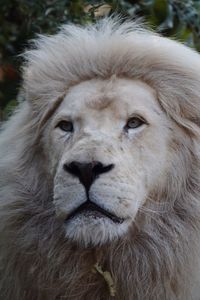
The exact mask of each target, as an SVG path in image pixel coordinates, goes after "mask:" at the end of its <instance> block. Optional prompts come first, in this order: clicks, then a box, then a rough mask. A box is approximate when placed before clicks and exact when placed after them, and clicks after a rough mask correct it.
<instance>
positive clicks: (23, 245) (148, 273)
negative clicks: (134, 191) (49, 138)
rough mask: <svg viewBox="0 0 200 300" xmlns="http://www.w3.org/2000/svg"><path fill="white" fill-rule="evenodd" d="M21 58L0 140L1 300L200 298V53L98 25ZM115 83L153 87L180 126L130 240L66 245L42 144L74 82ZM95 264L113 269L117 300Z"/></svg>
mask: <svg viewBox="0 0 200 300" xmlns="http://www.w3.org/2000/svg"><path fill="white" fill-rule="evenodd" d="M25 58H26V63H25V65H24V69H23V74H24V82H23V91H24V95H25V98H26V101H25V102H24V103H21V105H20V106H19V108H18V109H17V111H16V112H15V114H14V115H13V116H12V118H11V119H10V120H9V121H8V122H7V123H5V124H4V125H3V128H2V132H1V135H0V239H1V242H0V299H1V300H11V299H12V300H45V299H48V300H57V299H68V300H83V299H93V300H103V299H116V300H132V299H134V300H158V299H165V300H175V299H181V300H190V299H191V300H198V299H199V293H200V288H198V286H199V282H200V280H199V278H200V277H199V276H200V275H199V274H200V266H199V265H200V264H199V261H200V259H199V241H200V191H199V189H200V174H199V142H200V141H199V124H200V71H199V70H200V57H199V55H198V54H197V53H196V52H195V51H193V50H191V49H188V48H187V47H185V46H183V45H181V44H179V43H177V42H175V41H171V40H169V39H165V38H163V37H160V36H158V35H156V34H154V33H151V32H149V31H146V30H144V29H141V28H140V27H139V26H138V25H137V24H135V23H132V22H126V23H123V24H120V22H119V21H116V20H111V19H105V20H103V21H101V22H99V23H98V24H97V25H96V26H88V27H85V28H82V27H78V26H74V25H67V26H64V27H63V28H62V30H61V31H60V32H59V33H58V34H57V35H54V36H50V37H44V36H41V37H40V38H39V39H38V40H37V41H36V42H35V44H34V47H33V49H32V50H28V51H27V52H26V54H25ZM112 75H115V76H117V77H125V78H131V79H139V80H142V81H143V82H145V83H147V84H148V85H150V86H151V87H152V88H153V89H154V90H155V91H156V93H157V97H158V100H159V103H160V105H161V107H162V109H163V111H164V112H165V114H166V116H167V117H168V118H170V119H171V120H172V121H173V122H174V124H175V125H176V126H177V127H178V128H179V129H180V130H177V132H176V131H174V130H173V131H172V132H171V141H173V142H171V145H170V151H171V152H173V159H174V161H173V163H172V165H171V167H170V170H169V172H168V173H167V176H166V178H167V179H166V181H165V187H164V188H162V190H161V189H159V187H158V186H157V187H156V188H155V189H154V191H153V192H152V194H151V195H148V197H147V199H146V204H145V205H144V206H143V207H141V208H140V210H139V211H138V214H137V216H136V219H135V222H134V223H133V225H132V227H131V228H130V230H129V231H128V232H127V234H125V235H123V236H122V237H121V238H119V239H117V240H113V241H111V242H109V243H107V244H105V245H100V246H95V247H87V248H85V247H83V246H80V245H78V244H76V243H75V242H71V241H70V240H68V239H66V238H65V232H64V228H63V224H62V222H61V221H60V220H59V219H57V218H56V216H55V208H54V205H53V178H52V175H51V173H50V172H48V164H46V156H45V151H44V147H43V142H42V141H43V138H44V132H45V130H44V129H45V125H46V122H47V121H48V119H49V118H51V116H52V115H53V114H54V112H55V110H56V109H57V107H59V105H60V103H61V102H62V98H63V96H64V95H65V94H66V93H67V91H68V89H69V88H70V87H71V86H74V85H76V84H78V83H80V82H82V81H85V80H88V79H92V78H101V79H107V78H110V77H111V76H112ZM180 132H181V134H180ZM133 176H134V174H133ZM151 199H153V200H154V201H151ZM96 262H98V263H99V265H100V266H102V269H103V270H104V271H109V272H110V274H111V276H112V278H113V280H114V285H115V287H116V294H115V296H114V297H112V296H111V295H110V292H109V288H108V285H107V283H106V281H105V279H104V278H103V276H101V275H100V274H99V273H98V272H94V270H93V267H94V265H95V263H96Z"/></svg>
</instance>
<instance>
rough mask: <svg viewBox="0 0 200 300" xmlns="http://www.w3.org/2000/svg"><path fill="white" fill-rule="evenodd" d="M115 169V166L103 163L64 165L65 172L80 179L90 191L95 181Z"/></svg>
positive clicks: (76, 162)
mask: <svg viewBox="0 0 200 300" xmlns="http://www.w3.org/2000/svg"><path fill="white" fill-rule="evenodd" d="M113 167H114V165H113V164H109V165H103V164H102V163H101V162H98V161H93V162H91V163H81V162H78V161H72V162H71V163H69V164H65V165H64V170H65V171H67V172H68V173H70V174H72V175H74V176H76V177H78V178H79V180H80V182H81V183H82V184H83V185H84V187H85V188H86V190H87V191H88V190H89V188H90V186H91V184H92V183H93V181H94V180H95V179H96V178H97V176H99V175H100V174H102V173H106V172H109V171H110V170H112V169H113Z"/></svg>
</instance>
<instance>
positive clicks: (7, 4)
mask: <svg viewBox="0 0 200 300" xmlns="http://www.w3.org/2000/svg"><path fill="white" fill-rule="evenodd" d="M112 13H120V14H121V15H123V16H128V17H129V18H135V17H143V19H144V21H145V23H146V22H147V23H148V24H149V26H150V27H151V28H153V29H154V30H156V31H158V32H160V33H161V34H163V35H165V36H172V37H174V38H175V39H177V40H179V41H181V42H183V43H185V44H187V45H189V46H190V47H194V48H196V49H197V50H198V51H199V50H200V0H193V1H192V0H138V1H133V0H127V1H125V0H118V1H114V0H111V1H84V0H74V1H68V0H60V1H55V0H47V1H43V0H0V121H2V120H5V119H6V118H7V117H8V115H9V114H10V112H11V111H12V109H13V107H15V105H16V103H17V101H18V98H19V97H18V96H17V95H18V92H19V88H20V80H21V79H20V65H21V63H22V61H21V58H20V57H19V54H20V53H21V52H23V50H24V49H25V48H27V47H28V40H30V39H32V38H34V37H35V36H36V34H37V33H48V34H51V33H55V32H56V31H57V30H58V27H59V26H60V25H61V24H64V23H67V22H73V23H78V24H86V23H91V22H95V20H96V19H98V18H101V17H102V16H105V15H111V14H112Z"/></svg>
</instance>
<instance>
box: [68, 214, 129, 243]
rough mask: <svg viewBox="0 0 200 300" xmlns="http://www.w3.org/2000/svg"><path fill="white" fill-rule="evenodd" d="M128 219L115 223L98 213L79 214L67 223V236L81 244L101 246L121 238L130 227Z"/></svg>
mask: <svg viewBox="0 0 200 300" xmlns="http://www.w3.org/2000/svg"><path fill="white" fill-rule="evenodd" d="M129 225H130V224H129V222H127V221H126V220H125V221H124V222H123V223H115V222H113V221H112V220H111V219H109V218H107V217H105V216H103V215H101V214H96V213H92V212H91V213H90V214H87V215H86V214H84V213H82V214H79V215H77V216H75V217H74V218H72V219H70V220H68V221H67V222H66V223H65V236H66V238H67V239H70V240H72V241H74V242H76V243H78V244H79V245H81V246H84V247H91V246H100V245H103V244H106V243H109V242H111V241H113V240H116V239H119V238H120V237H121V236H122V235H124V234H125V233H126V232H127V230H128V227H129Z"/></svg>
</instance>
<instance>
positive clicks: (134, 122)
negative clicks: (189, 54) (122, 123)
mask: <svg viewBox="0 0 200 300" xmlns="http://www.w3.org/2000/svg"><path fill="white" fill-rule="evenodd" d="M143 124H145V121H144V120H142V119H141V118H139V117H132V118H130V119H129V120H128V122H127V123H126V129H135V128H138V127H140V126H142V125H143Z"/></svg>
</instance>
